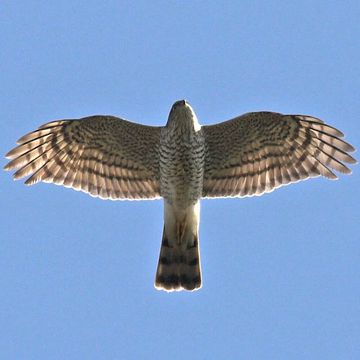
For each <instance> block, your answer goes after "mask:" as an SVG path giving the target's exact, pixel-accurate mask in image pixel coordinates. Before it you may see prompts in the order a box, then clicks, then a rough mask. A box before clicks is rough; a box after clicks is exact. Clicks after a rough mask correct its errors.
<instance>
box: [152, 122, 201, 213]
mask: <svg viewBox="0 0 360 360" xmlns="http://www.w3.org/2000/svg"><path fill="white" fill-rule="evenodd" d="M204 144H205V142H204V137H203V134H202V131H201V130H200V131H197V132H180V131H178V132H176V131H168V129H164V131H163V133H162V136H161V141H160V156H159V160H160V192H161V196H162V197H163V198H164V199H166V200H167V201H168V202H169V203H176V204H178V205H180V206H188V205H190V204H193V203H195V202H196V201H197V200H198V199H200V198H201V195H202V184H203V174H204V155H205V145H204Z"/></svg>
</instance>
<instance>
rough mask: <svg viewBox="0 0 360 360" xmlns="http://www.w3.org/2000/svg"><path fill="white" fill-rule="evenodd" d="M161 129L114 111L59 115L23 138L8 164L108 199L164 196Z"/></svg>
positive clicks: (32, 180)
mask: <svg viewBox="0 0 360 360" xmlns="http://www.w3.org/2000/svg"><path fill="white" fill-rule="evenodd" d="M160 131H161V128H159V127H152V126H145V125H139V124H135V123H132V122H129V121H126V120H123V119H120V118H116V117H114V116H89V117H86V118H83V119H76V120H59V121H53V122H50V123H47V124H45V125H42V126H41V127H39V129H38V130H36V131H33V132H31V133H29V134H27V135H25V136H23V137H22V138H20V139H19V140H18V144H19V145H18V146H17V147H15V148H14V149H13V150H11V151H9V152H8V153H7V154H6V157H7V158H9V159H11V161H10V162H9V163H8V164H7V165H6V166H5V170H12V169H17V171H16V172H15V174H14V179H20V178H22V177H24V176H28V175H31V176H30V177H29V178H28V179H27V180H26V182H25V183H26V184H28V185H32V184H35V183H37V182H38V181H44V182H52V183H55V184H58V185H64V186H66V187H72V188H74V189H76V190H81V191H84V192H86V193H89V194H90V195H92V196H97V197H101V198H103V199H154V198H159V197H160V193H159V170H158V147H159V143H160Z"/></svg>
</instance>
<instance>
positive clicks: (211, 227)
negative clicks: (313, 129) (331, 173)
mask: <svg viewBox="0 0 360 360" xmlns="http://www.w3.org/2000/svg"><path fill="white" fill-rule="evenodd" d="M359 18H360V3H359V1H357V0H354V1H318V0H311V1H254V0H251V1H105V2H103V1H89V0H87V1H63V2H59V1H2V2H1V4H0V45H1V46H0V48H1V51H0V98H1V100H0V108H1V142H0V153H1V154H5V153H6V152H7V151H8V150H9V149H10V148H12V147H13V146H14V145H15V141H16V140H17V139H18V138H19V137H20V136H21V135H23V134H25V133H27V132H29V131H31V130H34V129H35V128H36V127H37V126H39V125H41V124H42V123H45V122H47V121H50V120H55V119H61V118H77V117H82V116H86V115H91V114H112V115H118V116H122V117H125V118H128V119H130V120H133V121H137V122H141V123H144V124H149V125H163V124H165V122H166V120H167V116H168V112H169V110H170V107H171V105H172V103H173V102H174V101H176V100H178V99H182V98H186V99H187V100H188V101H189V102H190V103H191V104H192V106H193V108H194V109H195V111H196V113H197V115H198V118H199V121H200V123H202V124H212V123H216V122H219V121H223V120H227V119H230V118H232V117H234V116H236V115H239V114H242V113H245V112H249V111H258V110H272V111H278V112H283V113H303V114H311V115H314V116H317V117H320V118H322V119H324V120H326V121H327V122H329V123H330V124H332V125H334V126H335V127H338V128H339V129H341V130H342V131H343V132H344V133H345V134H346V140H348V141H349V142H351V143H352V144H353V145H354V146H355V147H357V148H360V126H359V114H360V90H359V89H360V48H359V38H360V25H359ZM355 156H356V157H358V158H359V155H358V153H357V154H355ZM5 163H6V160H5V159H4V158H3V160H2V164H3V165H5ZM359 169H360V168H359V165H357V166H354V167H353V170H354V172H353V175H351V176H342V177H341V178H340V180H339V181H328V180H326V179H319V178H318V179H312V180H309V181H305V182H302V183H298V184H295V185H291V186H287V187H283V188H281V189H279V190H277V191H275V192H273V193H271V194H268V195H264V196H262V197H256V198H246V199H232V200H229V199H227V200H206V201H203V202H202V214H201V226H200V243H201V256H202V267H203V288H202V289H201V290H200V291H197V292H194V293H186V292H182V293H171V294H167V293H165V292H159V291H157V290H155V289H154V287H153V282H154V276H155V270H156V265H157V261H158V254H159V248H160V241H161V234H162V229H163V205H162V202H161V201H153V202H151V201H148V202H112V201H102V200H99V199H94V198H91V197H90V196H87V195H86V194H84V193H79V192H76V191H72V190H69V189H65V188H62V187H58V186H54V185H49V184H38V185H36V186H33V187H26V186H25V185H23V183H22V182H13V180H12V178H11V174H9V173H5V172H3V173H1V176H0V197H1V201H0V215H1V216H0V222H1V223H0V225H1V226H0V239H1V240H0V289H1V295H0V324H1V327H0V328H1V330H0V358H1V359H10V360H12V359H27V360H30V359H36V360H41V359H154V358H157V359H173V360H177V359H220V358H224V359H225V358H226V359H339V360H343V359H360V280H359V279H360V276H359V274H360V234H359V227H360V221H359V220H360V186H359V185H360V177H359Z"/></svg>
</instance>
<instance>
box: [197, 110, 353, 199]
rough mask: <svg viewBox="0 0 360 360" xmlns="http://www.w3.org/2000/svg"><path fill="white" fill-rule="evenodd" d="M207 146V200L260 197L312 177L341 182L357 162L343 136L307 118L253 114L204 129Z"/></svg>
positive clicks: (351, 148) (205, 190)
mask: <svg viewBox="0 0 360 360" xmlns="http://www.w3.org/2000/svg"><path fill="white" fill-rule="evenodd" d="M203 132H204V136H205V143H206V146H207V148H206V157H205V172H204V184H203V197H210V198H211V197H243V196H253V195H261V194H263V193H265V192H270V191H272V190H274V189H276V188H278V187H280V186H282V185H286V184H289V183H293V182H297V181H300V180H304V179H307V178H310V177H316V176H320V175H322V176H325V177H327V178H328V179H337V176H336V175H335V174H334V172H333V170H336V171H339V172H341V173H344V174H350V173H351V170H350V169H349V168H348V167H347V166H346V165H345V164H344V163H349V164H354V163H356V160H355V159H354V158H353V157H352V156H351V155H349V154H348V152H352V151H354V150H355V149H354V148H353V147H352V146H351V145H350V144H348V143H347V142H345V141H343V140H342V139H341V137H343V134H342V133H341V132H340V131H339V130H337V129H335V128H333V127H332V126H329V125H327V124H324V123H323V122H322V121H321V120H319V119H317V118H314V117H311V116H303V115H282V114H278V113H271V112H258V113H249V114H245V115H243V116H240V117H238V118H235V119H233V120H229V121H227V122H223V123H220V124H217V125H212V126H203Z"/></svg>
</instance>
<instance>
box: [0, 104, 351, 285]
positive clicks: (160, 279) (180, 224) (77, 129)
mask: <svg viewBox="0 0 360 360" xmlns="http://www.w3.org/2000/svg"><path fill="white" fill-rule="evenodd" d="M342 137H343V134H342V133H341V132H340V131H339V130H337V129H335V128H334V127H332V126H330V125H327V124H325V123H324V122H323V121H321V120H319V119H317V118H315V117H312V116H304V115H282V114H280V113H275V112H252V113H247V114H244V115H242V116H238V117H236V118H234V119H231V120H228V121H225V122H222V123H219V124H215V125H209V126H200V124H199V123H198V120H197V117H196V115H195V113H194V111H193V109H192V107H191V106H190V105H189V104H188V103H187V102H186V101H185V100H180V101H177V102H175V104H174V105H173V106H172V108H171V111H170V114H169V118H168V121H167V124H166V125H165V126H163V127H154V126H145V125H140V124H136V123H133V122H130V121H127V120H124V119H121V118H117V117H114V116H105V115H97V116H89V117H85V118H82V119H75V120H59V121H53V122H49V123H47V124H45V125H42V126H41V127H39V128H38V130H35V131H33V132H31V133H29V134H27V135H25V136H23V137H21V138H20V139H19V140H18V146H17V147H15V148H14V149H13V150H11V151H9V152H8V153H7V154H6V157H7V158H9V159H11V161H10V162H9V163H8V164H7V165H6V166H5V169H6V170H11V169H17V171H16V172H15V174H14V178H15V179H20V178H22V177H24V176H28V175H30V177H29V178H28V179H27V180H26V182H25V183H26V184H28V185H32V184H35V183H37V182H38V181H44V182H52V183H55V184H58V185H64V186H66V187H72V188H74V189H75V190H81V191H84V192H86V193H89V194H90V195H92V196H96V197H100V198H102V199H113V200H123V199H138V200H142V199H158V198H163V199H164V230H163V237H162V243H161V249H160V257H159V262H158V267H157V272H156V279H155V287H156V288H158V289H164V290H166V291H173V290H182V289H185V290H195V289H198V288H200V287H201V271H200V255H199V235H198V233H199V220H200V199H201V198H217V197H244V196H253V195H261V194H263V193H267V192H271V191H272V190H274V189H276V188H278V187H280V186H281V185H286V184H289V183H293V182H297V181H299V180H304V179H307V178H310V177H316V176H319V175H322V176H325V177H327V178H329V179H336V178H337V176H336V175H335V174H334V172H333V170H336V171H339V172H341V173H344V174H349V173H350V172H351V171H350V169H349V168H348V167H347V166H345V165H344V163H349V164H354V163H356V160H355V159H354V158H353V157H352V156H351V155H349V152H352V151H354V150H355V149H354V148H353V146H351V145H350V144H348V143H347V142H345V141H343V140H342V139H341V138H342Z"/></svg>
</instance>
